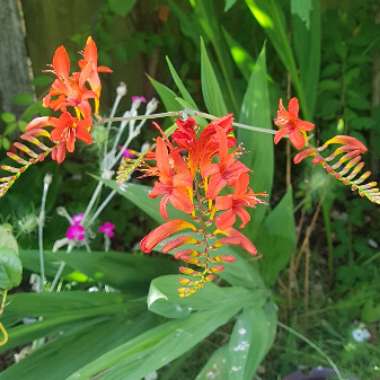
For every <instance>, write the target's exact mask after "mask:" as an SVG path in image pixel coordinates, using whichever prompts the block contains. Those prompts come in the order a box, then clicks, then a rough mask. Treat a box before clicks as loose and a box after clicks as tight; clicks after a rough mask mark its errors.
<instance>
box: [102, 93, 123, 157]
mask: <svg viewBox="0 0 380 380" xmlns="http://www.w3.org/2000/svg"><path fill="white" fill-rule="evenodd" d="M123 96H124V95H120V94H117V95H116V99H115V102H114V103H113V106H112V110H111V114H110V117H111V118H112V117H114V116H115V113H116V111H117V107H118V106H119V103H120V101H121V99H122V98H123ZM111 118H110V119H109V120H108V123H107V133H106V141H105V143H104V155H106V153H107V146H108V137H109V133H110V129H111V126H112V119H111Z"/></svg>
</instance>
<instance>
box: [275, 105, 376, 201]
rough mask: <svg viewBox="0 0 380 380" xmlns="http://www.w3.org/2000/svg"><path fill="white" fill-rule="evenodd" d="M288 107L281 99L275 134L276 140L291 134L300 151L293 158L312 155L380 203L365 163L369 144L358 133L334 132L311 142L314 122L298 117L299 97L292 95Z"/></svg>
mask: <svg viewBox="0 0 380 380" xmlns="http://www.w3.org/2000/svg"><path fill="white" fill-rule="evenodd" d="M288 108H289V110H286V109H285V107H284V106H283V104H282V100H281V99H280V101H279V108H278V111H277V117H276V119H275V120H274V123H275V124H276V125H277V126H278V127H279V128H280V130H279V131H278V132H276V135H275V137H274V142H275V144H277V143H278V142H279V141H280V140H281V139H282V138H283V137H285V136H288V137H289V139H290V141H291V143H292V144H293V145H294V147H295V148H296V149H297V150H299V151H300V152H298V153H297V154H296V155H295V157H294V158H293V162H294V163H295V164H299V163H300V162H302V161H303V160H304V159H306V158H307V157H311V158H312V163H313V164H314V165H321V166H322V167H323V168H324V169H325V170H326V172H327V173H329V174H331V175H332V176H334V177H335V178H336V179H337V180H338V181H340V182H342V183H343V184H344V185H346V186H350V187H351V190H352V191H357V192H358V194H359V195H360V196H361V197H366V198H367V199H368V200H369V201H370V202H373V203H376V204H380V189H379V185H378V183H377V182H376V181H371V182H366V180H367V178H368V177H369V176H370V175H371V172H370V171H369V170H367V171H364V166H365V164H364V162H363V161H362V154H364V153H366V152H367V147H366V146H365V145H364V144H363V143H362V142H361V141H359V140H358V139H356V138H355V137H352V136H346V135H337V136H334V137H333V138H331V139H329V140H327V141H326V142H325V143H324V144H323V145H322V146H320V147H314V146H312V145H311V144H309V139H308V136H307V132H309V131H311V130H312V129H313V128H314V124H312V123H310V122H307V121H304V120H300V119H299V118H298V113H299V105H298V100H297V98H292V99H290V101H289V107H288ZM334 145H339V146H338V147H337V148H335V149H333V150H332V151H331V146H334ZM303 148H304V149H303ZM302 149H303V150H302ZM326 150H329V151H330V154H329V155H322V154H321V153H322V152H325V151H326Z"/></svg>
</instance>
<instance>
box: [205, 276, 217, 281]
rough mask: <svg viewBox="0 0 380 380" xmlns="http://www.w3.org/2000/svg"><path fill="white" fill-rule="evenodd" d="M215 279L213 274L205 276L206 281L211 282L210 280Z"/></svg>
mask: <svg viewBox="0 0 380 380" xmlns="http://www.w3.org/2000/svg"><path fill="white" fill-rule="evenodd" d="M214 280H215V276H214V275H213V274H208V275H207V276H206V277H205V281H206V282H210V281H214Z"/></svg>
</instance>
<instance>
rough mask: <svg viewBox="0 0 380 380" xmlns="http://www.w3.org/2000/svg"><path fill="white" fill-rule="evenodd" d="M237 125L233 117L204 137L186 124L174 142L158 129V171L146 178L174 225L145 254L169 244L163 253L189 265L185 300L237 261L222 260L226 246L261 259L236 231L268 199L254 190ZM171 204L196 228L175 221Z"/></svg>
mask: <svg viewBox="0 0 380 380" xmlns="http://www.w3.org/2000/svg"><path fill="white" fill-rule="evenodd" d="M232 120H233V118H232V115H227V116H225V117H223V118H221V119H218V120H215V121H213V122H212V123H210V124H209V125H207V126H206V127H205V128H204V129H203V130H202V131H201V130H200V128H199V127H198V126H197V125H196V122H195V120H194V119H192V118H188V119H186V120H182V119H180V120H177V121H176V126H177V128H176V130H175V131H174V133H173V134H172V136H171V138H169V137H168V136H166V135H165V133H164V132H163V131H162V129H161V128H160V127H159V126H157V125H156V128H157V129H158V130H159V131H160V134H161V136H160V137H157V139H156V147H155V151H154V152H152V154H150V155H147V161H153V162H154V165H152V166H149V167H148V169H146V170H144V171H145V175H150V176H153V177H156V178H157V181H156V182H155V183H154V186H153V189H152V191H151V193H150V194H149V196H150V197H151V198H160V213H161V215H162V217H163V218H164V219H169V221H167V222H166V223H164V224H163V225H161V226H159V227H157V228H156V229H155V230H153V231H152V232H150V233H149V234H148V235H147V236H146V237H145V238H144V239H143V240H142V241H141V243H140V248H141V250H142V251H143V252H145V253H149V252H150V251H151V250H152V249H153V248H154V247H156V246H157V244H159V243H160V242H161V241H162V240H164V239H168V240H169V241H167V242H165V245H164V246H163V248H162V249H161V251H162V252H163V253H165V254H166V253H170V254H172V255H173V256H174V258H175V259H176V260H180V261H182V262H184V263H186V264H187V266H182V267H180V269H179V270H180V272H181V273H182V274H184V275H187V276H188V277H186V278H185V277H183V278H182V277H181V278H180V280H179V283H180V285H181V286H180V287H179V288H178V294H179V296H180V297H187V296H190V295H192V294H194V293H195V292H197V291H198V290H200V289H202V288H203V287H204V286H205V285H206V284H207V283H208V282H210V281H213V280H214V279H215V278H216V274H218V273H220V272H222V271H223V270H224V265H222V264H228V263H233V262H234V261H235V260H236V257H235V256H233V255H219V254H218V253H217V250H218V248H220V247H221V246H223V245H228V244H231V245H239V246H241V247H242V248H244V249H245V250H247V251H248V252H249V253H250V254H252V255H256V248H255V247H254V245H253V244H252V243H251V242H250V241H249V239H248V238H247V237H245V236H244V235H243V234H242V233H240V232H239V231H238V230H237V229H236V228H233V226H234V224H235V222H236V220H237V218H238V219H240V221H241V223H240V228H242V227H244V226H245V225H246V224H247V223H248V222H249V220H250V215H249V213H248V212H247V210H246V209H247V208H252V207H256V206H257V205H258V204H260V203H263V200H262V199H261V197H262V196H265V195H266V194H263V193H261V194H256V193H254V192H253V190H252V189H251V188H250V187H249V169H248V168H247V167H246V166H245V165H244V164H243V163H241V162H240V161H239V159H238V158H239V157H240V150H239V148H238V147H236V139H235V138H234V136H233V135H232V132H233V129H232ZM169 203H170V204H171V205H172V206H173V207H174V208H175V209H177V210H179V211H181V212H183V213H184V214H187V218H191V219H192V222H191V223H190V222H185V221H184V220H181V219H175V220H170V217H169V214H168V212H167V210H166V208H167V205H168V204H169ZM189 230H190V231H189ZM178 232H181V234H180V235H177V236H174V237H172V235H174V234H176V233H178ZM220 235H222V237H221V236H220Z"/></svg>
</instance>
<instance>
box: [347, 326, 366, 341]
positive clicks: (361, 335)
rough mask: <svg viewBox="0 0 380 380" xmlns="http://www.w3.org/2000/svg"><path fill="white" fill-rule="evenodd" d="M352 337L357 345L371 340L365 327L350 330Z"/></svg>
mask: <svg viewBox="0 0 380 380" xmlns="http://www.w3.org/2000/svg"><path fill="white" fill-rule="evenodd" d="M351 334H352V337H353V339H354V340H355V341H356V342H358V343H363V342H366V341H367V340H369V338H371V334H370V332H369V331H368V330H367V329H366V328H365V327H358V328H356V329H355V330H352V333H351Z"/></svg>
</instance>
